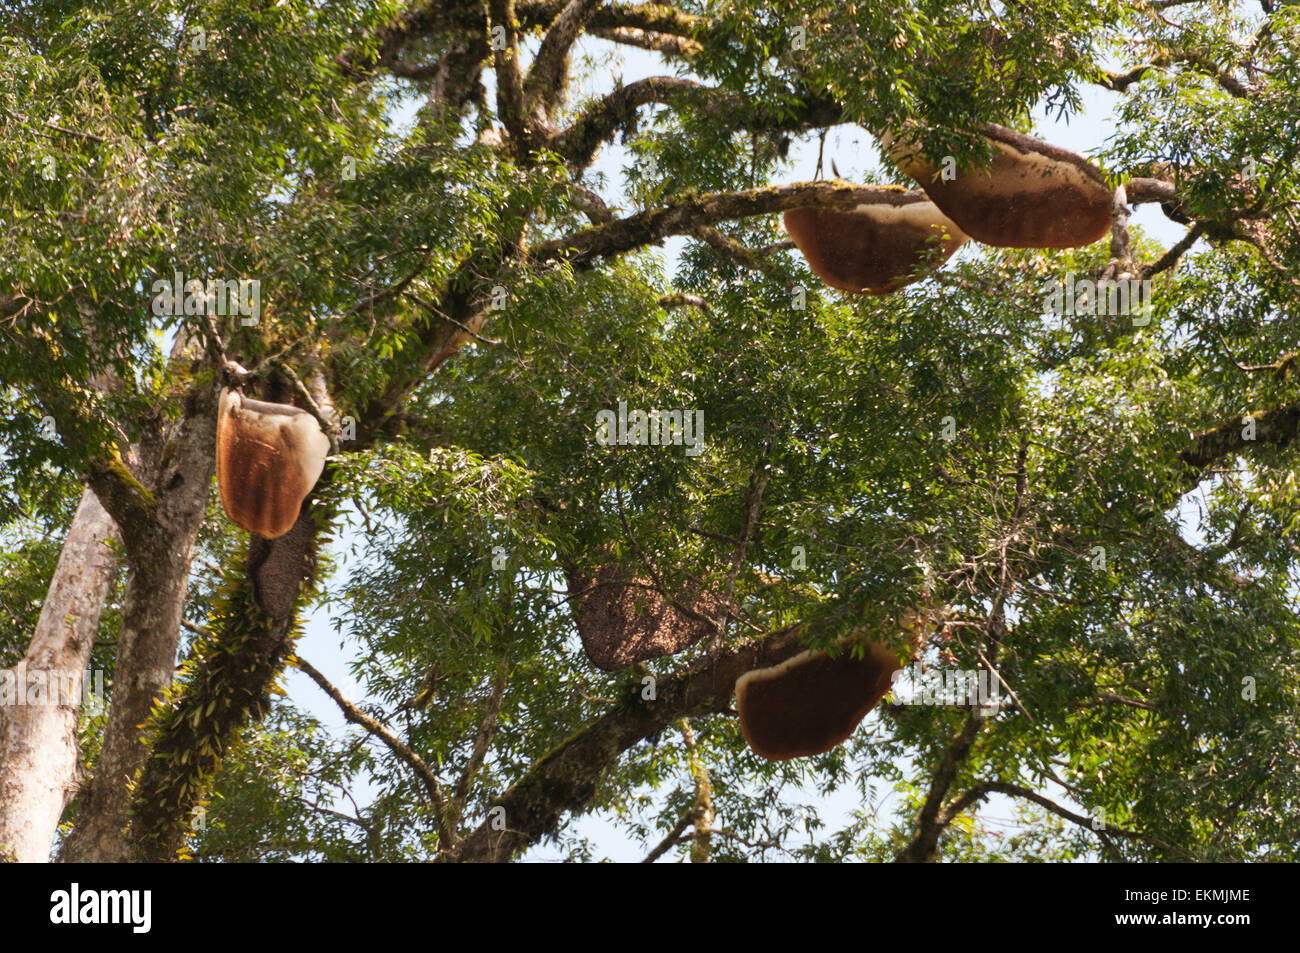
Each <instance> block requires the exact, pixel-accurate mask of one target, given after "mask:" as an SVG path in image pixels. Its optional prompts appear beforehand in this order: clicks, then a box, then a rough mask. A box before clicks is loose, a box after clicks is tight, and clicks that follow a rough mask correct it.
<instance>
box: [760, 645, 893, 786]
mask: <svg viewBox="0 0 1300 953" xmlns="http://www.w3.org/2000/svg"><path fill="white" fill-rule="evenodd" d="M900 667H901V666H900V665H899V663H898V658H897V656H896V655H895V654H894V652H893V651H892V650H890V649H887V648H885V647H884V646H882V645H878V644H876V643H875V642H868V643H867V644H866V646H865V651H864V654H863V656H862V658H854V657H853V655H852V653H851V652H850V651H849V649H848V646H843V647H842V648H841V650H840V653H839V654H838V655H837V656H836V657H835V658H831V657H830V655H828V654H827V653H826V652H825V651H822V650H818V649H810V650H808V651H806V652H801V653H799V654H798V655H796V656H794V657H793V658H789V659H786V660H785V661H784V662H782V663H780V664H779V665H774V666H772V667H771V668H760V669H755V670H754V671H752V672H746V673H745V674H744V675H742V676H741V677H740V678H739V679H737V680H736V707H737V709H738V710H739V712H740V730H741V732H742V734H744V736H745V741H746V742H748V744H749V747H750V749H751V750H752V751H753V752H754V753H755V754H756V755H758V756H759V757H760V758H766V759H767V760H769V761H786V760H788V759H790V758H803V757H810V756H813V755H819V754H822V753H824V752H826V751H830V750H831V749H832V748H834V747H835V746H836V745H838V744H842V743H843V742H844V741H845V740H847V739H848V737H849V736H850V735H851V734H853V731H854V729H856V728H857V727H858V724H859V723H860V722H861V721H862V719H863V718H865V717H866V716H867V713H868V712H870V711H871V709H873V708H875V707H876V705H877V703H879V701H880V699H882V698H884V697H885V695H886V694H887V693H888V692H889V689H890V686H891V684H892V676H893V674H894V672H895V671H897V670H898V669H899V668H900Z"/></svg>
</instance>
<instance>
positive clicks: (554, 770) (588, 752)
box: [456, 626, 804, 862]
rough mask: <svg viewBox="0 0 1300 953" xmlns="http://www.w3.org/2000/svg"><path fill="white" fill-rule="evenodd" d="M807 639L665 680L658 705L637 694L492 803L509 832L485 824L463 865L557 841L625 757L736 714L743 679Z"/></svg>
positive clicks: (756, 649) (778, 639)
mask: <svg viewBox="0 0 1300 953" xmlns="http://www.w3.org/2000/svg"><path fill="white" fill-rule="evenodd" d="M800 635H801V627H799V626H791V627H789V628H786V629H781V630H779V631H776V632H773V633H771V634H769V635H767V636H765V637H763V638H761V639H756V640H754V641H751V642H748V643H745V644H744V645H740V646H737V647H736V648H734V649H732V650H730V651H728V652H724V653H722V654H720V655H719V656H718V657H717V658H716V659H708V658H705V659H702V660H700V661H699V662H697V663H696V664H694V665H692V666H688V667H687V668H685V669H683V670H682V671H681V672H680V673H678V674H677V675H673V676H670V677H668V678H663V679H660V680H659V681H658V683H657V684H656V687H655V699H654V700H653V701H645V700H642V699H641V696H640V694H639V693H637V694H635V695H633V696H632V697H631V698H630V699H628V700H627V701H625V702H623V703H621V704H619V705H618V706H617V707H615V708H613V709H611V710H609V711H607V712H606V713H605V714H604V715H602V716H600V717H599V718H597V719H596V720H595V721H593V722H592V723H591V724H589V725H587V726H586V727H584V728H581V729H579V730H578V731H577V732H575V733H574V734H572V735H570V736H569V737H568V738H566V739H565V740H564V741H563V742H561V743H560V744H559V745H558V746H557V747H555V748H554V749H553V750H552V751H550V752H549V753H548V754H547V755H546V756H545V757H543V758H541V759H540V760H538V761H537V762H536V763H534V764H533V766H532V767H531V768H529V770H528V771H527V772H526V773H525V774H524V776H523V777H521V778H520V779H519V780H518V781H516V782H515V783H514V784H513V785H512V786H511V787H510V788H509V789H508V790H507V791H505V792H504V793H503V794H502V795H501V796H500V797H498V798H496V799H494V800H493V801H492V802H491V806H492V807H493V808H495V807H500V808H502V809H503V810H504V813H505V818H506V825H505V829H504V830H494V829H493V825H492V824H491V823H490V821H489V820H485V821H484V822H483V823H482V824H480V825H479V827H478V828H477V829H475V830H474V831H473V832H472V833H470V834H469V835H467V836H466V837H465V839H464V840H463V841H461V844H460V847H459V849H458V851H457V852H456V859H459V860H468V861H497V862H499V861H505V860H509V859H510V858H511V857H513V856H514V855H515V854H516V853H518V852H519V851H522V850H524V849H525V848H527V847H528V846H529V845H530V844H532V843H535V842H536V841H537V840H539V839H541V838H542V837H545V836H547V835H548V834H550V833H552V832H553V831H554V830H555V828H556V826H557V825H558V824H559V821H560V818H561V817H562V816H563V815H564V814H565V813H567V812H570V811H577V810H580V809H582V808H583V807H584V806H585V805H586V804H587V802H588V801H589V800H590V799H591V798H592V796H593V795H594V794H595V792H596V789H597V787H598V785H599V783H600V779H601V777H602V776H603V774H604V773H605V771H606V770H607V769H608V768H609V767H610V766H611V765H612V764H613V763H614V761H615V760H616V759H617V758H618V757H619V755H621V754H622V753H623V752H624V751H626V750H627V749H628V748H630V747H632V745H634V744H636V743H637V742H638V741H640V740H641V739H643V738H646V737H649V736H650V735H653V734H657V733H658V732H661V731H663V730H664V728H665V727H667V726H668V725H670V724H672V723H673V722H674V721H676V720H677V719H679V718H682V717H684V716H686V715H694V714H704V713H708V712H723V711H727V710H729V708H730V703H731V694H732V690H733V687H734V686H735V683H736V679H737V678H739V677H740V676H741V675H743V674H744V673H745V672H748V671H750V670H752V669H755V668H764V667H767V666H771V665H775V664H778V663H779V662H782V661H784V660H785V659H787V658H790V657H791V656H793V655H796V654H797V653H799V652H801V651H803V648H804V646H803V643H802V640H801V638H800Z"/></svg>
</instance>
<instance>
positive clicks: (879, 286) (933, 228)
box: [785, 189, 966, 295]
mask: <svg viewBox="0 0 1300 953" xmlns="http://www.w3.org/2000/svg"><path fill="white" fill-rule="evenodd" d="M785 230H786V231H787V232H789V233H790V237H791V238H793V239H794V243H795V245H797V246H798V248H799V251H800V252H802V253H803V256H804V259H805V260H806V261H807V262H808V267H809V268H811V269H812V271H813V273H814V274H816V275H817V277H818V278H820V279H821V280H822V281H824V282H826V284H828V285H830V286H831V287H832V288H838V289H839V290H840V291H850V292H854V293H858V294H863V293H865V294H876V295H881V294H889V293H890V292H892V291H896V290H898V289H899V288H901V287H903V286H904V285H908V284H911V283H912V282H913V281H916V280H918V279H919V278H921V277H923V275H924V269H933V268H937V267H939V266H940V265H942V264H943V263H944V262H945V261H947V260H948V259H949V258H951V257H952V254H953V252H955V251H956V250H957V249H958V248H960V247H961V246H962V245H963V244H965V242H966V236H965V235H964V234H963V233H962V231H961V229H959V228H958V227H957V226H956V224H955V223H953V222H952V221H951V220H950V219H948V218H947V217H946V216H945V215H944V214H943V213H942V212H940V211H939V207H938V206H937V205H935V204H934V203H933V202H931V201H930V200H929V199H928V198H927V197H926V196H925V194H924V193H922V192H900V191H894V190H888V189H881V190H880V198H879V200H878V201H875V202H871V203H864V204H861V205H858V206H856V207H855V208H852V209H846V210H844V211H836V210H833V209H819V208H795V209H790V210H789V211H788V212H786V213H785Z"/></svg>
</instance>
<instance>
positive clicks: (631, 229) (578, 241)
mask: <svg viewBox="0 0 1300 953" xmlns="http://www.w3.org/2000/svg"><path fill="white" fill-rule="evenodd" d="M900 191H905V190H903V189H898V188H895V187H888V186H867V185H853V184H851V183H848V182H843V181H840V180H830V181H827V180H821V181H817V182H795V183H792V184H789V185H773V186H767V187H765V188H759V189H749V190H746V191H743V192H712V193H707V194H704V195H700V196H695V197H693V198H687V199H685V200H683V201H682V202H681V203H680V204H677V205H669V206H665V207H662V208H656V209H649V210H647V211H644V212H638V213H637V214H635V215H631V216H628V217H627V218H622V219H618V220H616V221H613V222H610V223H609V224H608V225H599V226H596V227H594V228H590V229H587V230H585V231H582V232H578V233H576V234H574V235H568V236H565V237H564V238H557V239H554V240H552V241H548V242H543V243H541V244H539V245H535V246H533V247H532V248H531V249H530V250H529V257H530V259H531V260H532V261H533V262H535V263H538V264H540V263H542V262H545V261H547V260H562V261H567V262H569V263H570V264H572V265H574V266H575V267H578V268H584V267H590V266H591V265H592V263H593V262H594V261H595V259H597V258H600V257H609V256H613V255H617V254H621V253H623V252H627V251H630V250H631V249H633V248H640V247H642V246H644V245H652V244H655V243H657V242H660V241H662V240H663V239H665V238H668V237H669V236H671V235H684V234H689V233H691V232H693V231H694V230H695V229H696V228H697V227H699V226H700V225H710V224H712V223H714V222H720V221H726V220H730V219H737V218H748V217H751V216H754V215H768V214H771V213H773V212H783V211H785V210H786V209H791V208H801V207H814V208H825V209H849V208H853V207H854V206H856V205H861V204H870V203H872V202H875V201H878V200H879V198H880V197H881V196H882V195H883V194H888V193H897V192H900Z"/></svg>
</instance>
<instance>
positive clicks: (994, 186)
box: [882, 124, 1115, 248]
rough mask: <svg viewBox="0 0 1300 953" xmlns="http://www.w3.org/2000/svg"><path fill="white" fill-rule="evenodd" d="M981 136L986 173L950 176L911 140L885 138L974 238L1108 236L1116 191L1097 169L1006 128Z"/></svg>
mask: <svg viewBox="0 0 1300 953" xmlns="http://www.w3.org/2000/svg"><path fill="white" fill-rule="evenodd" d="M980 131H981V132H982V133H983V135H984V137H985V139H986V140H987V141H988V142H989V143H990V144H991V145H992V146H993V150H994V152H993V161H992V163H991V164H990V165H989V166H988V168H982V167H975V168H964V169H959V170H957V174H956V177H955V178H949V179H946V180H945V178H944V177H943V176H941V175H940V174H939V173H940V171H941V170H939V169H937V168H936V167H935V166H934V165H933V164H932V163H931V162H930V160H929V159H928V158H927V157H926V156H924V155H923V154H921V152H920V150H919V148H918V147H917V146H916V144H915V143H914V142H913V141H912V140H911V139H910V138H908V137H907V136H903V137H899V138H895V137H893V136H884V137H882V143H883V145H884V147H885V149H886V150H887V151H888V152H889V154H890V156H891V157H892V158H893V159H894V161H895V162H897V163H898V167H899V168H900V169H902V170H903V171H904V172H906V173H907V174H908V175H910V176H911V177H912V178H914V179H916V181H917V182H918V183H920V185H921V188H923V189H925V191H926V194H927V195H929V196H930V198H931V199H933V200H934V203H935V204H936V205H937V206H939V208H940V209H942V210H943V213H944V214H945V215H947V216H948V217H949V218H951V219H952V220H953V221H954V222H956V223H957V226H958V227H959V228H960V229H961V230H962V231H964V232H965V233H966V234H967V235H969V236H970V237H971V238H973V239H975V240H976V241H977V242H982V243H984V244H985V245H993V246H998V247H1004V248H1077V247H1079V246H1082V245H1091V244H1092V243H1093V242H1095V241H1099V240H1100V239H1102V238H1104V237H1106V235H1108V234H1109V233H1110V227H1111V210H1112V207H1113V205H1114V198H1115V190H1114V188H1112V187H1111V186H1110V185H1109V184H1107V182H1106V177H1105V176H1104V175H1103V174H1102V172H1101V170H1100V169H1099V168H1097V166H1096V165H1094V164H1093V163H1091V162H1089V161H1088V159H1086V158H1085V157H1084V156H1081V155H1079V154H1078V153H1077V152H1071V151H1070V150H1068V149H1062V148H1059V147H1058V146H1053V145H1050V144H1049V143H1046V142H1041V141H1040V140H1038V139H1034V138H1033V137H1031V136H1026V135H1024V134H1023V133H1019V132H1016V131H1015V130H1014V129H1008V128H1006V127H1005V126H997V125H992V124H989V125H985V126H982V127H981V129H980Z"/></svg>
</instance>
